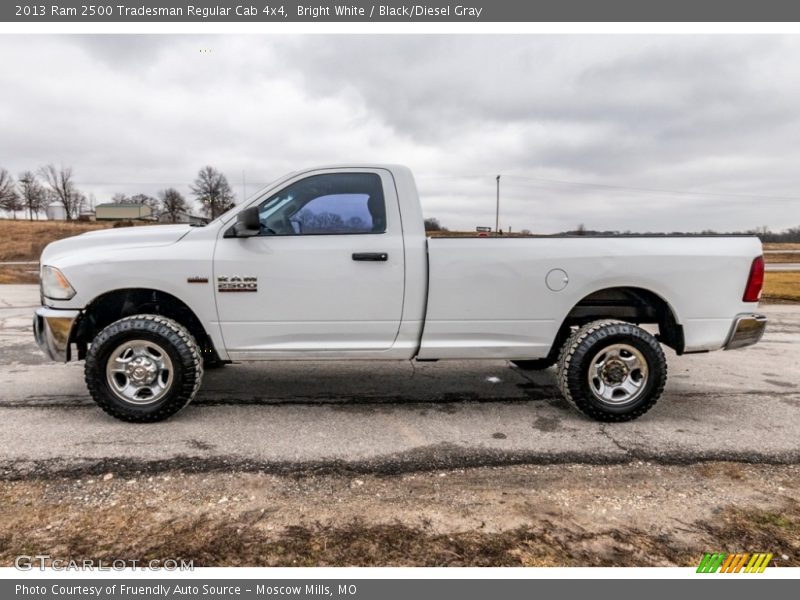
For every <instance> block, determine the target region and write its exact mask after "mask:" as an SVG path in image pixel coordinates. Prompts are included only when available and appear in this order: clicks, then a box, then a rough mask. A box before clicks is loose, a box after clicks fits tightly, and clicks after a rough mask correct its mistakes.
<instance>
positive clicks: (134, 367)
mask: <svg viewBox="0 0 800 600" xmlns="http://www.w3.org/2000/svg"><path fill="white" fill-rule="evenodd" d="M85 377H86V385H87V387H88V388H89V393H90V394H91V395H92V398H93V399H94V401H95V402H96V403H97V404H98V406H100V408H102V409H103V410H104V411H105V412H107V413H108V414H109V415H111V416H112V417H115V418H117V419H121V420H123V421H129V422H133V423H152V422H155V421H163V420H164V419H166V418H168V417H171V416H172V415H174V414H175V413H176V412H178V411H179V410H181V409H182V408H183V407H184V406H186V405H187V404H189V402H191V401H192V399H193V398H194V396H195V394H196V393H197V390H198V389H199V388H200V382H201V380H202V378H203V358H202V356H201V353H200V350H199V348H198V347H197V344H196V343H195V341H194V338H193V337H192V335H191V334H190V333H189V332H188V331H187V330H186V328H185V327H183V326H182V325H180V324H179V323H177V322H175V321H173V320H172V319H167V318H165V317H161V316H158V315H134V316H131V317H126V318H124V319H120V320H119V321H115V322H114V323H112V324H111V325H109V326H108V327H106V328H105V329H103V330H102V331H101V332H100V333H98V334H97V336H96V337H95V338H94V340H93V341H92V345H91V347H90V348H89V352H88V354H87V356H86V366H85Z"/></svg>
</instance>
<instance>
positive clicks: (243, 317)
mask: <svg viewBox="0 0 800 600" xmlns="http://www.w3.org/2000/svg"><path fill="white" fill-rule="evenodd" d="M761 254H762V250H761V244H760V242H759V240H758V239H757V238H755V237H744V236H740V237H718V236H714V237H709V236H674V237H670V236H652V237H637V236H625V237H620V236H611V237H586V236H579V237H577V236H576V237H569V236H557V237H528V238H522V237H516V238H515V237H489V238H464V237H453V238H432V239H428V238H426V234H425V230H424V227H423V217H422V211H421V208H420V203H419V198H418V196H417V190H416V186H415V183H414V179H413V177H412V174H411V172H410V171H409V169H407V168H405V167H401V166H393V165H389V166H387V165H365V166H359V165H350V166H335V167H323V168H317V169H312V170H307V171H301V172H296V173H292V174H290V175H287V176H286V177H284V178H282V179H280V180H279V181H277V182H276V183H274V184H272V185H270V186H269V187H268V188H266V189H265V190H264V191H263V192H261V193H260V194H258V195H257V196H255V197H253V198H251V199H249V200H247V201H246V202H245V203H243V204H242V205H240V206H236V207H235V208H233V209H232V210H230V211H229V212H227V213H225V214H223V215H222V216H220V217H218V218H217V219H216V220H214V221H212V222H211V223H209V224H208V225H206V226H203V227H191V226H189V225H161V226H153V227H132V228H129V229H122V230H121V229H110V230H104V231H95V232H91V233H85V234H83V235H79V236H76V237H71V238H68V239H65V240H61V241H58V242H55V243H52V244H50V245H49V246H47V248H45V250H44V252H43V253H42V257H41V273H40V275H41V296H42V305H43V306H42V307H41V308H39V309H38V310H37V311H36V315H35V317H34V332H35V337H36V341H37V343H38V344H39V346H40V347H41V348H42V350H44V352H45V353H46V354H47V355H48V356H49V357H51V358H52V359H54V360H58V361H68V360H70V358H71V357H77V358H78V359H85V360H86V364H85V373H86V383H87V385H88V388H89V391H90V393H91V395H92V397H93V398H94V400H95V401H96V402H97V404H98V405H100V407H101V408H102V409H103V410H105V411H106V412H107V413H109V414H110V415H112V416H114V417H117V418H119V419H123V420H126V421H132V422H152V421H159V420H162V419H165V418H167V417H169V416H171V415H173V414H175V413H176V412H177V411H179V410H180V409H181V408H183V407H184V406H186V405H187V404H188V403H189V402H190V401H191V400H192V398H194V396H195V394H196V393H197V390H198V389H199V387H200V382H201V379H202V376H203V369H204V367H205V368H210V367H214V366H220V365H223V364H226V363H230V362H234V361H236V362H238V361H264V360H331V359H335V360H344V359H375V360H412V359H416V360H420V361H422V360H426V361H428V360H439V359H506V360H509V361H511V362H512V363H513V364H514V365H516V366H517V367H518V368H521V369H545V368H548V367H550V366H552V365H557V374H556V377H557V381H558V385H559V386H560V389H561V391H562V392H563V394H564V396H565V397H566V398H567V400H569V401H570V402H571V403H572V404H573V405H574V406H575V407H576V408H577V409H579V410H580V411H582V412H583V413H584V414H586V415H588V416H589V417H592V418H594V419H598V420H601V421H626V420H630V419H634V418H636V417H639V416H641V415H642V414H644V413H645V412H647V410H649V409H650V408H651V407H652V406H653V405H654V404H655V402H656V401H657V399H658V398H659V396H660V395H661V393H662V391H663V389H664V385H665V383H666V376H667V366H666V361H665V357H664V352H663V351H662V348H661V344H664V345H666V346H669V347H670V348H672V349H673V350H674V351H675V352H676V353H678V354H686V353H692V352H707V351H709V350H718V349H721V348H726V349H732V348H739V347H742V346H746V345H749V344H754V343H756V342H757V341H758V340H759V339H760V338H761V336H762V334H763V332H764V328H765V326H766V318H765V317H764V316H762V315H760V314H757V313H755V312H754V311H755V310H756V309H757V307H758V301H759V297H760V294H761V286H762V281H763V272H764V262H763V259H762V256H761ZM643 324H644V325H648V326H649V330H650V331H657V334H655V335H653V334H651V333H649V332H648V330H647V329H643V328H641V327H640V325H643Z"/></svg>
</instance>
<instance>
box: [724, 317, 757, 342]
mask: <svg viewBox="0 0 800 600" xmlns="http://www.w3.org/2000/svg"><path fill="white" fill-rule="evenodd" d="M766 328H767V317H765V316H764V315H758V314H754V313H746V314H741V315H737V316H736V319H735V320H734V321H733V327H732V328H731V333H730V335H729V336H728V341H727V342H725V350H735V349H736V348H743V347H745V346H751V345H753V344H756V343H758V341H759V340H760V339H761V336H763V335H764V330H765V329H766Z"/></svg>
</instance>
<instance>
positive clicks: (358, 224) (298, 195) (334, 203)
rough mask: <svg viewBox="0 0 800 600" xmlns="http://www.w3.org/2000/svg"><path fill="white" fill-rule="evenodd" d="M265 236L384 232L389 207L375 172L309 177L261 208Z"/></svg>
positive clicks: (288, 188)
mask: <svg viewBox="0 0 800 600" xmlns="http://www.w3.org/2000/svg"><path fill="white" fill-rule="evenodd" d="M258 209H259V215H260V219H261V234H262V235H332V234H333V235H336V234H338V235H348V234H365V233H384V232H385V231H386V204H385V201H384V197H383V187H382V185H381V178H380V177H379V176H378V175H376V174H375V173H331V174H327V175H313V176H311V177H306V178H305V179H301V180H300V181H298V182H295V183H293V184H292V185H290V186H288V187H286V188H284V189H282V190H281V191H280V192H278V193H277V194H275V195H274V196H272V197H270V198H267V199H266V200H265V201H264V202H262V203H261V204H260V205H259V207H258Z"/></svg>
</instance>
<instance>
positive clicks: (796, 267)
mask: <svg viewBox="0 0 800 600" xmlns="http://www.w3.org/2000/svg"><path fill="white" fill-rule="evenodd" d="M766 269H767V271H800V263H767V265H766Z"/></svg>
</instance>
